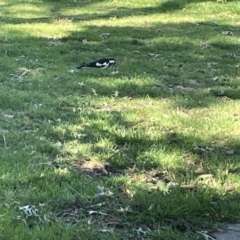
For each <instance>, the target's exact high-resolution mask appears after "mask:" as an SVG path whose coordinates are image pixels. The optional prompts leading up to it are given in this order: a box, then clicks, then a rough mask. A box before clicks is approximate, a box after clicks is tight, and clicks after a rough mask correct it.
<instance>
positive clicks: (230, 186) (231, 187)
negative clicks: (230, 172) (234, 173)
mask: <svg viewBox="0 0 240 240" xmlns="http://www.w3.org/2000/svg"><path fill="white" fill-rule="evenodd" d="M223 187H224V189H225V191H226V192H230V191H232V190H234V189H235V188H236V184H232V183H224V185H223Z"/></svg>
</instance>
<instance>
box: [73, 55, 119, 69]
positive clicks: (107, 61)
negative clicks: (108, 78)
mask: <svg viewBox="0 0 240 240" xmlns="http://www.w3.org/2000/svg"><path fill="white" fill-rule="evenodd" d="M115 64H116V60H115V59H114V58H102V59H99V60H97V61H94V62H90V63H86V64H83V65H81V66H79V67H77V68H78V69H81V68H88V67H89V68H98V69H105V68H108V67H110V66H111V65H115Z"/></svg>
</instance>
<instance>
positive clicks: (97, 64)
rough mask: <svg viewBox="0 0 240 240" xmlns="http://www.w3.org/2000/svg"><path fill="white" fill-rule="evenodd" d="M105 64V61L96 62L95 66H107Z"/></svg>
mask: <svg viewBox="0 0 240 240" xmlns="http://www.w3.org/2000/svg"><path fill="white" fill-rule="evenodd" d="M107 65H108V63H107V62H103V63H100V62H96V66H97V67H102V66H107Z"/></svg>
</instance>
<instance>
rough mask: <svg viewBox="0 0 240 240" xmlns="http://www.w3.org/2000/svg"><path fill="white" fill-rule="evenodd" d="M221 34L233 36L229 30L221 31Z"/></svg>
mask: <svg viewBox="0 0 240 240" xmlns="http://www.w3.org/2000/svg"><path fill="white" fill-rule="evenodd" d="M222 35H227V36H233V32H231V31H222Z"/></svg>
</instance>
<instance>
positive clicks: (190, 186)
mask: <svg viewBox="0 0 240 240" xmlns="http://www.w3.org/2000/svg"><path fill="white" fill-rule="evenodd" d="M180 187H181V188H184V189H190V190H192V189H194V188H196V185H195V184H186V185H181V186H180Z"/></svg>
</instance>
